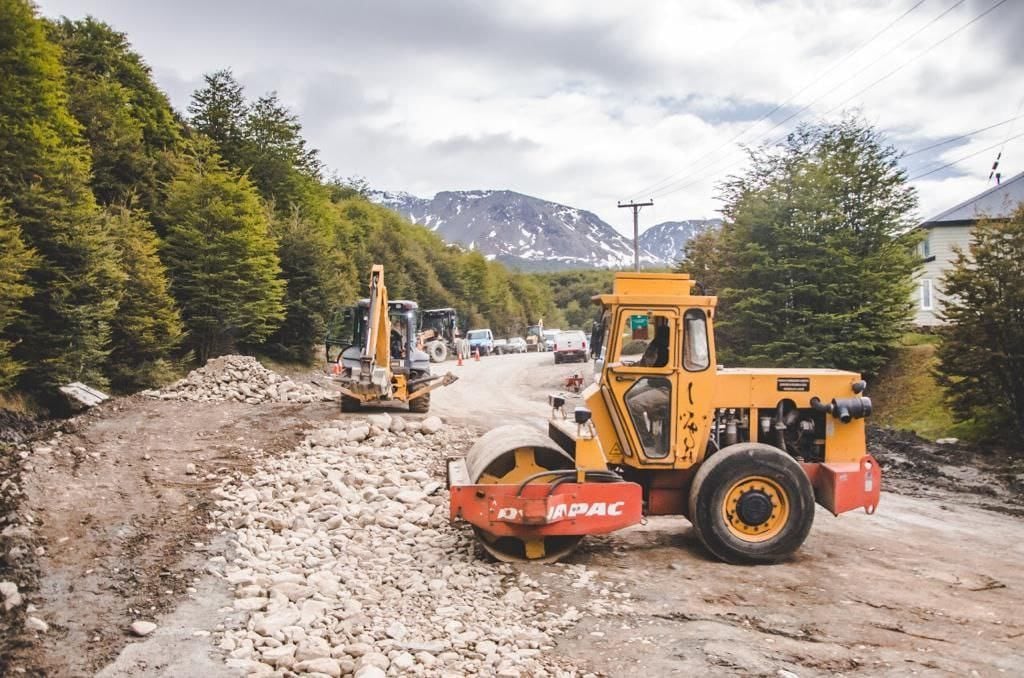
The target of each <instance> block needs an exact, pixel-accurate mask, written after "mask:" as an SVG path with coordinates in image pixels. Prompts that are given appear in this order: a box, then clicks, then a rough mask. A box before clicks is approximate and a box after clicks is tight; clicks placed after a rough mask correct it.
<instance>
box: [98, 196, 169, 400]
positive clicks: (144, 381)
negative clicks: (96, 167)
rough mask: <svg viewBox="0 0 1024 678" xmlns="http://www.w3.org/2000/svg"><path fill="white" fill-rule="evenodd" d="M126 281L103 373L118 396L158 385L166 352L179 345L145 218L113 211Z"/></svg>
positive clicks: (166, 372) (155, 244) (162, 378)
mask: <svg viewBox="0 0 1024 678" xmlns="http://www.w3.org/2000/svg"><path fill="white" fill-rule="evenodd" d="M107 219H108V222H109V223H110V230H111V232H113V233H114V234H116V235H115V238H116V243H117V248H118V251H119V254H120V264H121V268H122V270H123V271H124V272H125V275H126V277H127V281H126V284H125V287H124V292H123V294H122V296H121V303H120V305H119V306H118V309H117V315H115V316H114V320H113V326H112V332H111V351H110V357H109V360H108V365H109V367H108V373H109V374H110V380H111V384H112V385H113V386H114V387H115V388H117V389H119V390H121V391H132V390H136V389H139V388H147V387H152V386H157V385H159V384H160V383H161V382H162V381H165V380H166V379H167V378H168V377H169V375H170V374H171V362H170V357H171V352H172V351H173V350H174V349H175V348H176V347H177V345H178V344H179V343H180V341H181V339H182V325H181V317H180V316H179V314H178V309H177V307H176V306H175V304H174V299H173V298H171V294H170V290H169V289H168V282H167V272H166V270H165V269H164V266H163V264H162V263H161V262H160V259H159V257H158V255H157V249H158V245H159V243H158V240H157V237H156V232H155V231H154V230H153V226H152V225H151V224H150V223H149V221H148V220H147V219H146V218H145V215H144V214H142V213H141V212H138V211H133V210H130V209H128V208H127V207H116V208H112V209H111V210H109V212H108V215H107Z"/></svg>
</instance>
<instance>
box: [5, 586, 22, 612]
mask: <svg viewBox="0 0 1024 678" xmlns="http://www.w3.org/2000/svg"><path fill="white" fill-rule="evenodd" d="M0 595H2V596H3V598H4V612H10V611H11V610H12V609H13V608H15V607H18V606H19V605H21V603H22V599H21V594H20V593H19V592H18V585H17V584H15V583H14V582H12V581H0Z"/></svg>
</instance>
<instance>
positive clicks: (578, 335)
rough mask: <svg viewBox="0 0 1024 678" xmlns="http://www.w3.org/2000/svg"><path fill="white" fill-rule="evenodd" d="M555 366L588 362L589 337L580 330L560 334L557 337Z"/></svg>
mask: <svg viewBox="0 0 1024 678" xmlns="http://www.w3.org/2000/svg"><path fill="white" fill-rule="evenodd" d="M554 350H555V364H558V363H564V362H576V361H577V360H578V361H579V362H581V363H585V362H587V336H586V335H585V334H583V332H580V331H579V330H569V331H567V332H559V333H558V334H557V335H556V336H555V349H554Z"/></svg>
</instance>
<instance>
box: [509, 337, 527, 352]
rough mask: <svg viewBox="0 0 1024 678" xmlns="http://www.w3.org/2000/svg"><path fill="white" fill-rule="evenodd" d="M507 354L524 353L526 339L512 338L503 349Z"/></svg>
mask: <svg viewBox="0 0 1024 678" xmlns="http://www.w3.org/2000/svg"><path fill="white" fill-rule="evenodd" d="M505 351H506V352H507V353H526V339H523V338H522V337H512V338H511V339H509V340H508V345H507V346H506V347H505Z"/></svg>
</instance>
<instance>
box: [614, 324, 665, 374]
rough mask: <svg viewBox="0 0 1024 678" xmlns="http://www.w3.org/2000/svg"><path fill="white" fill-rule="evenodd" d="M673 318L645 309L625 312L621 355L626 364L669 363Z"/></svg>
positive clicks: (620, 346)
mask: <svg viewBox="0 0 1024 678" xmlns="http://www.w3.org/2000/svg"><path fill="white" fill-rule="evenodd" d="M671 327H672V325H671V318H669V317H668V316H664V315H655V314H649V313H646V312H643V311H635V312H627V313H625V314H623V319H622V324H621V325H620V327H619V356H618V359H619V360H620V361H621V362H622V363H623V364H624V365H636V366H638V367H665V366H667V365H668V364H669V338H670V336H671Z"/></svg>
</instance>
